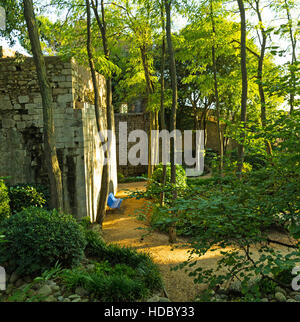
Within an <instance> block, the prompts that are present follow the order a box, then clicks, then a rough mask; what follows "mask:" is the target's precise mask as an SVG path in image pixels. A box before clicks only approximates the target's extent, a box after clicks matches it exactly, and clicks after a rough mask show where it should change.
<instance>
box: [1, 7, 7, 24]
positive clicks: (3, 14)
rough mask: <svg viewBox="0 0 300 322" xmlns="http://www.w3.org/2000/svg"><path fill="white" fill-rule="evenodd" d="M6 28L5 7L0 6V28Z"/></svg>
mask: <svg viewBox="0 0 300 322" xmlns="http://www.w3.org/2000/svg"><path fill="white" fill-rule="evenodd" d="M5 28H6V13H5V9H4V8H3V7H1V6H0V30H5Z"/></svg>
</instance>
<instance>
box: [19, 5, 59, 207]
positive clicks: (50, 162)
mask: <svg viewBox="0 0 300 322" xmlns="http://www.w3.org/2000/svg"><path fill="white" fill-rule="evenodd" d="M24 17H25V20H26V24H27V29H28V34H29V39H30V44H31V50H32V54H33V59H34V63H35V66H36V71H37V77H38V81H39V87H40V91H41V96H42V103H43V123H44V128H43V131H44V155H45V162H46V165H47V170H48V177H49V181H50V191H51V200H50V206H51V207H52V208H56V209H59V210H63V197H62V196H63V193H62V178H61V170H60V167H59V163H58V159H57V153H56V146H55V143H56V142H55V128H54V120H53V97H52V89H51V86H50V83H49V81H48V78H47V71H46V65H45V60H44V56H43V54H42V50H41V44H40V39H39V32H38V27H37V24H36V20H35V15H34V9H33V4H32V0H24Z"/></svg>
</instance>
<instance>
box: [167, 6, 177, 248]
mask: <svg viewBox="0 0 300 322" xmlns="http://www.w3.org/2000/svg"><path fill="white" fill-rule="evenodd" d="M165 10H166V35H167V43H168V51H169V57H170V75H171V87H172V113H171V122H170V131H171V132H172V131H173V130H176V110H177V95H178V94H177V76H176V63H175V53H174V48H173V43H172V35H171V0H165ZM170 160H171V183H172V184H173V185H175V184H176V164H175V140H174V139H173V138H171V157H170ZM176 198H177V191H176V189H174V190H173V199H174V200H175V199H176ZM175 226H176V225H175V224H172V225H171V226H170V229H169V241H170V242H171V243H173V242H176V228H175Z"/></svg>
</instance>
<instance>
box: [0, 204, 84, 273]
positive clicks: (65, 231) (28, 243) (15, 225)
mask: <svg viewBox="0 0 300 322" xmlns="http://www.w3.org/2000/svg"><path fill="white" fill-rule="evenodd" d="M3 228H4V232H5V239H6V241H5V243H3V244H2V246H1V249H0V263H1V265H3V264H4V263H7V262H8V263H9V265H8V269H9V270H10V271H17V272H18V273H19V274H24V275H26V274H36V273H40V272H42V271H44V270H46V269H50V268H51V267H53V266H54V265H55V263H56V262H59V264H60V265H61V266H62V267H71V266H74V265H76V264H78V263H79V262H80V260H81V259H82V256H83V250H84V247H85V244H86V242H85V239H84V234H83V231H82V228H81V226H80V225H79V224H78V223H77V222H76V221H75V219H74V218H73V217H72V216H71V215H67V214H64V213H59V212H57V211H56V210H54V211H47V210H44V209H42V208H34V207H31V208H27V209H24V210H23V211H21V212H19V213H17V214H15V215H14V216H11V217H10V218H8V219H7V220H5V221H4V223H3Z"/></svg>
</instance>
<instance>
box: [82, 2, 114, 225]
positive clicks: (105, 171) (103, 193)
mask: <svg viewBox="0 0 300 322" xmlns="http://www.w3.org/2000/svg"><path fill="white" fill-rule="evenodd" d="M86 12H87V53H88V60H89V65H90V70H91V75H92V81H93V88H94V105H95V116H96V123H97V130H98V133H101V134H102V135H104V133H105V132H104V128H103V127H102V124H101V118H100V106H99V102H100V96H99V89H98V82H97V76H96V71H95V65H94V59H93V53H92V49H91V8H90V1H89V0H86ZM108 95H109V94H108V93H107V97H108ZM106 114H107V113H106ZM107 121H108V116H107ZM105 125H107V123H106V124H105ZM106 140H107V138H105V141H104V142H102V144H101V146H103V145H104V144H107V141H106ZM104 157H105V158H106V160H107V162H106V163H105V164H104V165H103V168H102V177H101V187H100V192H99V196H98V204H97V214H96V222H97V223H98V224H99V225H100V226H102V223H103V220H104V218H105V214H106V203H107V196H108V191H109V160H108V151H107V150H106V151H105V152H104Z"/></svg>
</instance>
